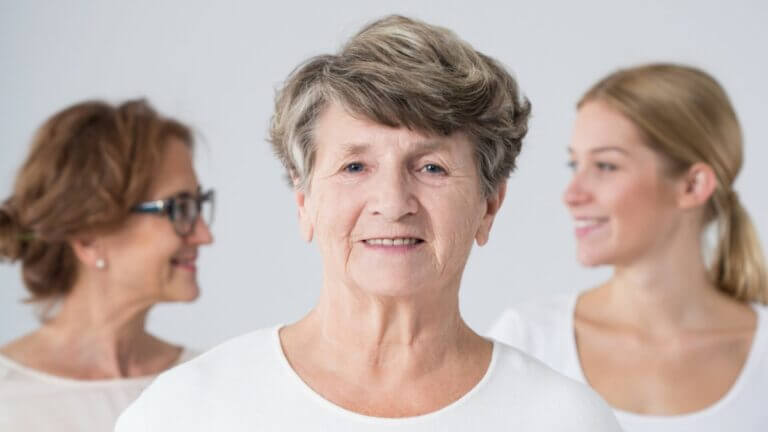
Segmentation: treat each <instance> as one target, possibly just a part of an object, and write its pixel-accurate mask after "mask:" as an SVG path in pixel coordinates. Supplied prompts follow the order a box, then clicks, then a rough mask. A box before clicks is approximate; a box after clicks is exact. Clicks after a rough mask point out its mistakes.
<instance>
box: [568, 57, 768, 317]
mask: <svg viewBox="0 0 768 432" xmlns="http://www.w3.org/2000/svg"><path fill="white" fill-rule="evenodd" d="M592 100H599V101H601V102H605V103H607V104H608V105H609V106H611V107H613V108H615V109H617V110H618V111H619V112H621V113H622V114H623V115H624V116H626V117H627V118H628V119H630V120H631V121H632V122H633V123H634V124H635V125H636V126H637V127H638V128H639V130H640V131H641V132H642V134H643V135H644V136H645V139H646V143H647V144H648V146H650V147H651V148H652V149H654V150H655V151H656V152H657V153H659V154H660V155H662V156H663V157H664V158H665V159H666V160H667V161H668V162H669V165H670V167H671V169H672V171H673V172H674V173H682V172H684V171H686V170H687V169H688V168H690V167H691V165H693V164H694V163H697V162H703V163H706V164H708V165H709V166H710V167H712V169H713V170H714V172H715V175H716V176H717V183H718V184H717V188H716V190H715V192H714V193H713V195H712V197H711V198H710V201H709V204H708V209H707V214H706V222H708V223H709V222H712V221H716V222H717V227H718V243H717V248H716V251H715V255H714V261H713V263H712V265H711V272H712V279H713V281H714V283H715V284H716V286H717V287H718V288H719V289H720V290H722V291H723V292H725V293H726V294H728V295H730V296H732V297H734V298H736V299H738V300H742V301H759V302H763V303H768V274H767V271H766V265H765V258H764V256H763V252H762V248H761V247H760V241H759V238H758V236H757V233H756V231H755V228H754V226H753V225H752V222H751V220H750V218H749V215H748V214H747V212H746V210H745V209H744V207H743V206H742V205H741V203H740V202H739V199H738V196H737V194H736V192H735V191H734V190H733V182H734V180H735V179H736V176H737V175H738V174H739V171H740V170H741V165H742V159H743V155H742V137H741V128H740V126H739V122H738V120H737V118H736V113H735V111H734V109H733V106H732V105H731V102H730V100H729V99H728V95H727V94H726V93H725V90H723V88H722V87H721V86H720V84H718V82H717V81H716V80H715V79H714V78H713V77H712V76H710V75H709V74H707V73H706V72H704V71H702V70H699V69H696V68H693V67H689V66H682V65H674V64H650V65H644V66H639V67H634V68H629V69H624V70H619V71H617V72H614V73H612V74H610V75H608V76H607V77H605V78H603V79H602V80H601V81H600V82H598V83H597V84H595V85H594V86H593V87H592V88H591V89H590V90H589V91H587V93H586V94H585V95H584V96H583V97H582V99H581V100H580V101H579V104H578V105H579V106H581V105H583V104H584V103H587V102H589V101H592Z"/></svg>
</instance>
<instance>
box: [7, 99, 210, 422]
mask: <svg viewBox="0 0 768 432" xmlns="http://www.w3.org/2000/svg"><path fill="white" fill-rule="evenodd" d="M192 147H193V139H192V134H191V132H190V130H189V129H188V128H187V127H186V126H185V125H183V124H181V123H179V122H177V121H175V120H173V119H169V118H166V117H163V116H161V115H160V114H158V113H157V112H155V111H154V110H153V109H152V107H151V106H150V105H149V104H148V103H147V102H146V101H143V100H138V101H129V102H126V103H124V104H122V105H119V106H117V107H115V106H111V105H108V104H106V103H103V102H97V101H92V102H83V103H79V104H76V105H73V106H71V107H69V108H66V109H64V110H63V111H61V112H59V113H58V114H56V115H54V116H53V117H51V118H50V119H49V120H48V121H46V122H45V123H44V124H43V126H42V127H41V128H40V129H39V131H38V132H37V134H36V136H35V138H34V141H33V143H32V147H31V149H30V152H29V155H28V157H27V159H26V161H25V162H24V164H23V166H22V167H21V169H20V170H19V172H18V176H17V178H16V182H15V187H14V190H13V194H12V195H11V196H10V197H9V198H8V199H6V200H5V201H4V202H3V204H2V206H1V207H0V257H1V258H2V259H4V260H8V261H12V262H13V261H18V262H20V263H21V269H22V275H23V280H24V284H25V285H26V287H27V289H28V291H29V294H30V297H29V299H28V300H29V301H30V302H32V303H34V304H37V305H38V306H39V307H40V308H41V318H42V325H41V327H40V328H39V329H37V330H35V331H33V332H31V333H29V334H27V335H24V336H22V337H21V338H19V339H16V340H14V341H12V342H10V343H9V344H7V345H5V346H3V347H1V348H0V430H3V431H25V432H31V431H54V430H55V431H107V430H112V428H113V427H114V422H115V419H116V418H117V416H118V414H119V413H120V412H121V411H122V410H123V409H124V408H125V407H126V406H127V405H128V404H129V403H131V402H132V401H133V400H134V399H135V398H136V397H137V396H138V395H139V393H140V392H141V391H142V390H143V389H144V388H145V387H146V386H147V385H148V384H149V383H150V381H151V380H152V379H153V377H154V376H155V375H156V374H158V373H159V372H161V371H163V370H165V369H167V368H169V367H171V366H174V365H176V364H178V363H180V362H182V361H184V360H186V359H188V358H190V357H191V355H192V354H191V352H190V351H189V350H188V349H186V348H184V347H180V346H176V345H173V344H171V343H169V342H166V341H163V340H160V339H158V338H157V337H155V336H153V335H151V334H149V333H147V331H146V330H145V321H146V318H147V314H148V312H149V310H150V309H151V308H152V306H153V305H155V304H157V303H158V302H189V301H192V300H194V299H195V298H197V296H198V285H197V279H196V268H195V259H196V257H197V254H198V247H199V246H202V245H207V244H210V243H211V242H212V237H211V233H210V231H209V227H208V220H206V219H204V218H203V217H202V216H203V215H212V205H213V192H212V191H208V192H202V191H201V188H200V185H199V183H198V180H197V176H196V175H195V171H194V168H193V164H192Z"/></svg>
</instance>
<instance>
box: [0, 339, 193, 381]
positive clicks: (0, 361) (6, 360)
mask: <svg viewBox="0 0 768 432" xmlns="http://www.w3.org/2000/svg"><path fill="white" fill-rule="evenodd" d="M191 355H192V352H191V351H189V350H188V349H187V348H185V347H182V349H181V353H180V354H179V358H178V359H176V361H175V362H174V363H173V365H172V366H171V367H174V366H177V365H179V364H180V363H183V362H184V361H186V360H189V357H190V356H191ZM0 365H2V366H6V367H7V368H8V369H10V370H13V371H16V372H19V373H21V374H24V375H27V376H30V377H32V378H34V379H36V380H39V381H43V382H46V383H51V384H56V385H67V386H79V387H105V386H112V385H119V384H144V383H147V382H149V381H152V380H153V379H155V377H157V375H158V374H153V375H142V376H137V377H130V378H101V379H93V380H89V379H77V378H69V377H65V376H61V375H54V374H51V373H48V372H43V371H40V370H37V369H35V368H32V367H29V366H25V365H23V364H21V363H19V362H17V361H15V360H13V359H11V358H10V357H8V356H6V355H4V354H0ZM2 376H3V374H2V371H0V378H2Z"/></svg>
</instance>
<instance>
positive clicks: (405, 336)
mask: <svg viewBox="0 0 768 432" xmlns="http://www.w3.org/2000/svg"><path fill="white" fill-rule="evenodd" d="M293 330H295V331H296V332H297V333H299V334H301V338H302V339H303V338H307V339H310V338H311V339H313V340H316V341H322V345H321V346H322V348H321V349H323V350H328V351H334V352H336V353H344V354H343V355H344V356H348V357H347V358H349V359H350V360H352V359H355V360H357V361H359V362H362V363H367V364H370V365H380V366H384V365H385V364H387V363H390V362H395V363H397V362H403V361H408V360H417V359H418V361H419V362H421V364H423V365H425V366H427V365H428V364H429V363H430V361H435V362H440V361H441V360H442V358H443V357H445V356H451V355H453V354H456V353H457V352H459V351H463V350H464V349H468V347H469V346H475V345H477V344H480V343H484V340H482V338H480V336H478V335H477V334H476V333H474V332H473V331H472V330H471V329H470V328H469V327H468V326H467V325H466V323H465V322H464V320H463V319H462V318H461V315H460V313H459V306H458V293H457V292H455V293H445V292H443V293H434V295H428V294H422V295H421V296H420V297H415V296H414V297H393V296H375V295H370V294H365V293H362V292H359V291H356V290H354V289H336V290H325V291H324V293H323V295H322V296H321V298H320V301H319V303H318V305H317V307H316V308H315V309H314V310H313V311H312V312H311V313H310V314H309V315H308V316H307V317H305V318H304V319H303V320H301V321H300V322H299V323H297V324H296V325H295V326H294V329H293ZM289 333H290V330H289ZM424 357H426V358H428V360H430V361H425V359H424Z"/></svg>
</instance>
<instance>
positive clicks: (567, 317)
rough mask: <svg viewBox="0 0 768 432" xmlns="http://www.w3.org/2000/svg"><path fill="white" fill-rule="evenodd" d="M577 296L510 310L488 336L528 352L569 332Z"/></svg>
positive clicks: (540, 300) (543, 300) (545, 299)
mask: <svg viewBox="0 0 768 432" xmlns="http://www.w3.org/2000/svg"><path fill="white" fill-rule="evenodd" d="M577 297H578V294H576V293H573V294H559V295H554V296H550V297H543V298H537V299H534V300H529V301H526V302H523V303H519V304H517V305H514V306H512V307H509V308H507V309H506V310H504V312H502V314H501V316H500V317H499V318H498V319H497V320H496V321H495V322H494V324H493V325H492V326H491V328H490V330H489V332H488V336H490V337H491V338H493V339H496V340H498V341H501V342H504V343H506V344H508V345H512V346H515V347H518V348H520V349H522V350H524V351H526V352H528V351H529V350H530V349H531V348H533V345H534V344H536V343H537V342H540V341H550V340H552V339H553V337H555V336H559V335H561V334H562V333H563V332H570V330H569V324H568V323H569V322H571V320H572V316H573V309H574V306H575V304H576V298H577ZM542 338H543V339H542Z"/></svg>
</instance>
